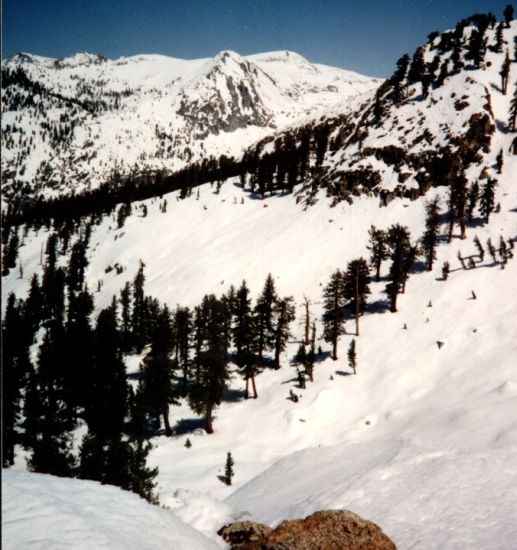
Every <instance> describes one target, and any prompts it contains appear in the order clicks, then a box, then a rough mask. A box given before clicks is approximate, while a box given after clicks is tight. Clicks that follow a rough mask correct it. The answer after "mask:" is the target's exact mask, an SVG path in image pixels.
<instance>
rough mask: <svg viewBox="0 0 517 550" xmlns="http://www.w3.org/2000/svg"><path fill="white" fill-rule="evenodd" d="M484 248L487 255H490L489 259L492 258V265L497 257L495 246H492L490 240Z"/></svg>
mask: <svg viewBox="0 0 517 550" xmlns="http://www.w3.org/2000/svg"><path fill="white" fill-rule="evenodd" d="M486 247H487V248H488V253H489V254H490V257H491V258H492V262H493V263H494V265H495V264H496V263H497V255H496V252H497V251H496V249H495V246H494V245H493V244H492V239H488V240H487V242H486Z"/></svg>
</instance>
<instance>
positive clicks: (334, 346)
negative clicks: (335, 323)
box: [332, 336, 337, 361]
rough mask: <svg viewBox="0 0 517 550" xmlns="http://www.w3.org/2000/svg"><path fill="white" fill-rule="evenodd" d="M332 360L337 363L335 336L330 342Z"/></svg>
mask: <svg viewBox="0 0 517 550" xmlns="http://www.w3.org/2000/svg"><path fill="white" fill-rule="evenodd" d="M332 359H333V360H334V361H337V336H336V337H335V338H334V340H333V341H332Z"/></svg>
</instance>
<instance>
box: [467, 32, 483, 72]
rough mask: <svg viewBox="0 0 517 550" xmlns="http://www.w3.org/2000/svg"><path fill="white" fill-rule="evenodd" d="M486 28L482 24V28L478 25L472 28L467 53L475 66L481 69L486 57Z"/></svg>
mask: <svg viewBox="0 0 517 550" xmlns="http://www.w3.org/2000/svg"><path fill="white" fill-rule="evenodd" d="M485 31H486V28H485V27H484V26H482V27H481V28H479V27H476V28H474V29H473V30H472V33H471V34H470V39H469V41H468V43H467V54H466V58H467V59H470V60H472V63H473V64H474V67H475V68H477V69H479V68H480V67H481V64H482V63H483V61H484V59H485V53H486V42H487V41H486V37H485Z"/></svg>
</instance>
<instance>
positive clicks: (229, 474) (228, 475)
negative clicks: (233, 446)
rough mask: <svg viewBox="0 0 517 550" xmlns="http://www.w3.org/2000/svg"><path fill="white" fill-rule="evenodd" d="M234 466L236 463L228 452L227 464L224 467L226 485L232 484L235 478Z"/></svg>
mask: <svg viewBox="0 0 517 550" xmlns="http://www.w3.org/2000/svg"><path fill="white" fill-rule="evenodd" d="M234 465H235V462H234V460H233V458H232V453H230V451H228V452H227V453H226V464H225V466H224V478H225V483H226V485H231V484H232V479H233V476H234V471H233V467H234Z"/></svg>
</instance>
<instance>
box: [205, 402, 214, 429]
mask: <svg viewBox="0 0 517 550" xmlns="http://www.w3.org/2000/svg"><path fill="white" fill-rule="evenodd" d="M205 422H206V428H205V429H206V433H207V434H213V433H214V428H213V427H212V405H211V404H210V405H207V406H206V413H205Z"/></svg>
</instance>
